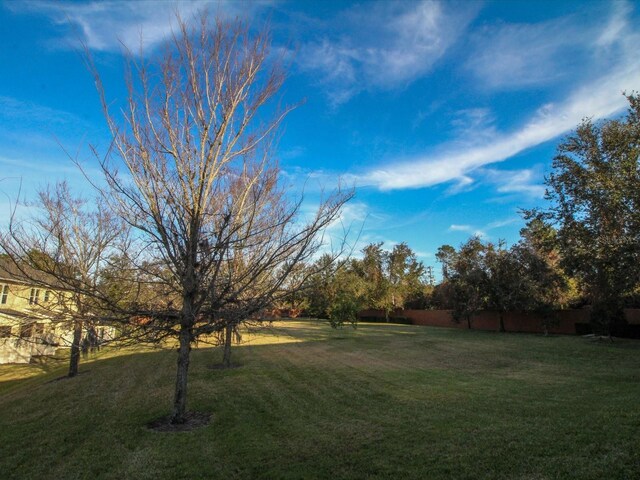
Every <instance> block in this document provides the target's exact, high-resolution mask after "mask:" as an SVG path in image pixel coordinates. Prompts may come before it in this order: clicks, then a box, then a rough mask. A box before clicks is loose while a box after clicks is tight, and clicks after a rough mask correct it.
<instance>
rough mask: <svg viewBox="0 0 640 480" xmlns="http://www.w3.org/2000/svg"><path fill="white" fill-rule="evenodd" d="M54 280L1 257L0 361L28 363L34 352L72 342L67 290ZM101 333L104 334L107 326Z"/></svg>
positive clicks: (52, 350) (49, 352) (52, 351)
mask: <svg viewBox="0 0 640 480" xmlns="http://www.w3.org/2000/svg"><path fill="white" fill-rule="evenodd" d="M55 283H56V282H54V281H52V279H50V278H49V279H47V278H46V276H45V275H43V274H42V273H41V272H38V271H36V270H34V269H29V268H18V267H17V266H16V265H15V264H14V263H13V262H12V261H11V260H10V259H8V258H6V257H5V258H0V364H1V363H29V362H30V361H31V357H32V356H37V355H53V354H55V352H56V349H57V348H65V347H69V346H70V345H71V341H72V338H73V332H72V330H71V325H70V320H71V319H70V317H69V315H68V313H65V312H68V309H65V308H63V307H62V303H63V300H64V299H65V295H66V294H65V292H64V290H62V289H55V288H53V287H52V285H55ZM66 298H69V296H68V295H66ZM67 303H68V302H67ZM98 334H99V335H102V336H104V335H105V328H104V327H102V328H101V329H99V330H98Z"/></svg>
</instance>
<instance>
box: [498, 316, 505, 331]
mask: <svg viewBox="0 0 640 480" xmlns="http://www.w3.org/2000/svg"><path fill="white" fill-rule="evenodd" d="M499 317H500V326H499V327H498V331H499V332H506V331H507V330H506V329H505V328H504V312H500V314H499Z"/></svg>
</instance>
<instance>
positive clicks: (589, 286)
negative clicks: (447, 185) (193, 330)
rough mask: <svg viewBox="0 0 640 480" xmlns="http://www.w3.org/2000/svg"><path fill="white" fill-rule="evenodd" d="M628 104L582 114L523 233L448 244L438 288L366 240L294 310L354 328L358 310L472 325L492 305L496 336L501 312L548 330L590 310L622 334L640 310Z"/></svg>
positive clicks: (635, 120) (636, 104)
mask: <svg viewBox="0 0 640 480" xmlns="http://www.w3.org/2000/svg"><path fill="white" fill-rule="evenodd" d="M627 99H628V102H629V108H628V111H627V114H626V116H624V117H623V118H619V119H613V120H606V121H603V122H599V123H597V122H593V121H592V120H590V119H585V120H584V121H583V122H582V123H581V124H580V125H579V126H578V127H577V128H576V130H575V131H574V132H573V133H572V134H570V135H569V136H568V137H567V138H565V139H564V140H563V141H562V142H561V143H560V144H559V145H558V147H557V154H556V156H555V158H554V160H553V164H552V169H551V173H550V174H549V175H548V176H547V177H546V179H545V183H546V194H545V200H546V202H545V204H544V205H543V206H541V207H540V208H537V209H531V210H527V211H522V214H523V216H524V219H525V220H526V226H525V227H524V228H523V229H522V230H521V231H520V239H519V241H517V242H516V243H515V244H514V245H512V246H511V247H507V246H506V245H505V244H504V242H501V241H499V242H496V243H494V242H488V241H484V240H483V239H482V238H480V237H477V236H474V237H471V238H469V239H468V240H467V241H466V242H464V243H463V244H462V245H460V246H459V247H458V248H455V247H453V246H451V245H443V246H441V247H440V248H439V249H438V251H437V253H436V258H437V260H438V261H439V263H440V264H441V266H442V281H441V282H440V283H439V284H438V285H435V286H434V285H433V284H432V281H430V280H429V279H428V278H426V277H425V272H426V268H425V266H424V265H423V264H422V262H419V261H417V260H416V256H415V254H414V252H413V251H412V250H411V249H410V247H409V246H408V245H406V244H405V243H402V244H399V245H396V246H394V247H393V249H392V250H391V251H386V250H384V249H383V245H382V244H381V243H374V244H370V245H368V246H366V247H365V248H364V249H363V250H362V252H361V258H360V259H351V260H348V261H346V262H343V263H341V264H339V265H337V266H335V268H333V269H326V270H323V273H322V275H321V276H311V277H310V280H309V282H307V283H306V289H305V291H306V292H307V295H306V296H302V295H301V294H300V292H299V293H298V294H297V296H296V300H295V301H296V302H298V308H301V307H302V308H303V309H306V311H307V312H308V313H309V314H310V315H313V316H321V317H324V318H329V319H330V320H331V321H332V322H333V323H334V324H339V323H341V322H342V323H344V322H353V321H355V319H356V315H357V312H358V311H359V310H361V309H369V308H370V309H380V310H383V311H384V312H385V316H386V317H387V319H388V317H389V314H390V313H391V312H392V311H393V310H395V309H399V308H442V309H451V310H452V314H453V318H454V320H455V321H463V322H466V323H467V324H468V326H469V327H471V321H472V318H473V316H474V315H475V314H476V313H477V312H479V311H480V310H485V309H488V310H494V311H497V312H498V314H499V320H500V330H504V314H505V312H507V311H524V312H533V313H536V314H537V315H538V316H539V317H541V318H542V319H543V327H544V328H545V330H546V329H548V328H549V326H551V325H552V324H554V323H555V322H556V318H555V315H554V312H555V311H557V310H559V309H563V308H568V307H583V306H589V307H590V308H591V317H590V318H591V326H592V329H593V331H594V332H596V333H599V334H603V335H614V334H616V333H622V332H623V331H624V329H625V324H626V321H625V318H624V312H623V309H624V308H625V307H630V306H638V305H640V295H639V294H640V163H639V162H640V161H639V156H640V96H638V95H637V94H630V95H627ZM323 261H324V260H323V259H320V260H319V261H318V262H317V266H320V264H322V262H323ZM294 303H295V302H294Z"/></svg>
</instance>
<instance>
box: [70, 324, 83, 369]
mask: <svg viewBox="0 0 640 480" xmlns="http://www.w3.org/2000/svg"><path fill="white" fill-rule="evenodd" d="M82 323H83V322H82V320H81V319H75V320H74V322H73V341H72V343H71V356H70V357H69V372H68V373H67V376H68V377H69V378H71V377H75V376H76V375H77V374H78V365H79V364H80V342H81V341H82Z"/></svg>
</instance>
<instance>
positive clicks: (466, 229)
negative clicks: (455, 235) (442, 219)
mask: <svg viewBox="0 0 640 480" xmlns="http://www.w3.org/2000/svg"><path fill="white" fill-rule="evenodd" d="M472 230H473V227H472V226H471V225H456V224H455V223H454V224H452V225H450V226H449V231H450V232H470V231H472Z"/></svg>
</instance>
